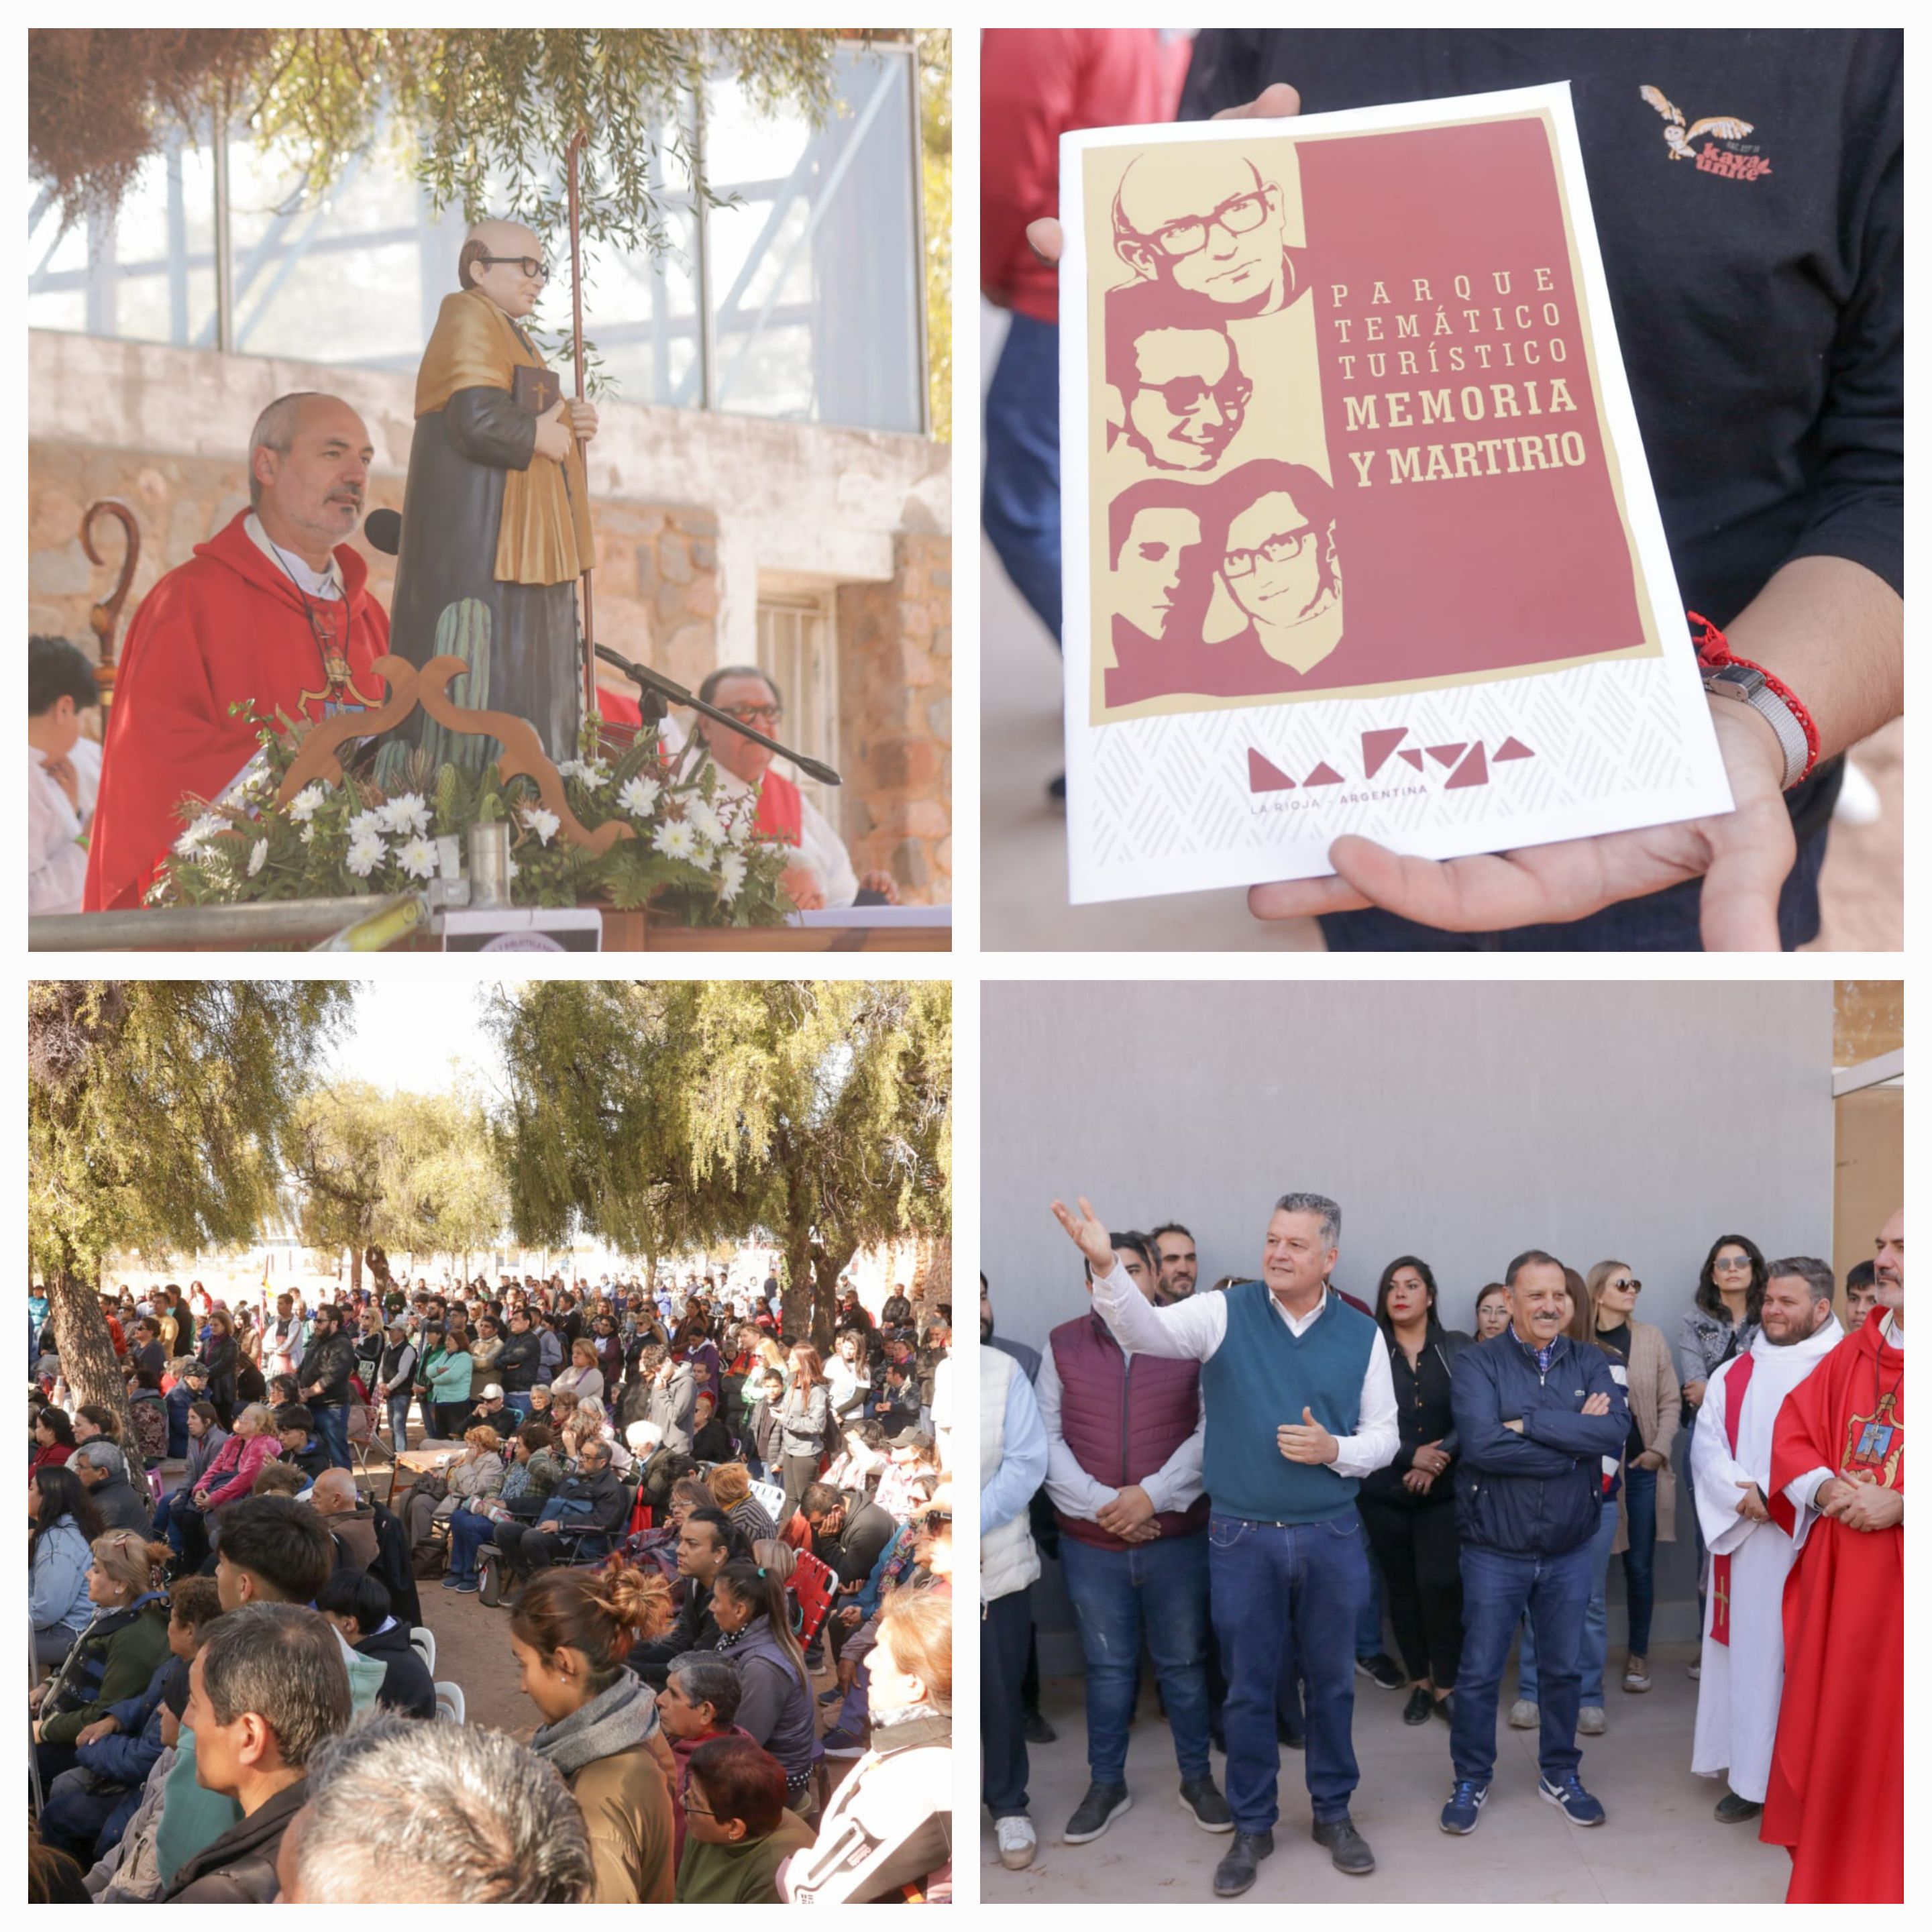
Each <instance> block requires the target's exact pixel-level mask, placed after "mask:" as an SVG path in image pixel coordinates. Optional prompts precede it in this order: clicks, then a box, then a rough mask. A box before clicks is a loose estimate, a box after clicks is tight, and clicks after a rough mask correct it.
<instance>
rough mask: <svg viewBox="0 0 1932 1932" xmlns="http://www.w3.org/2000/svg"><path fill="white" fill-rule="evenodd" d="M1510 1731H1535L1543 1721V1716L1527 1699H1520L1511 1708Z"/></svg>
mask: <svg viewBox="0 0 1932 1932" xmlns="http://www.w3.org/2000/svg"><path fill="white" fill-rule="evenodd" d="M1509 1721H1510V1729H1511V1730H1513V1731H1533V1730H1535V1729H1536V1727H1537V1726H1538V1724H1541V1722H1542V1721H1543V1714H1542V1713H1541V1712H1540V1711H1538V1709H1537V1708H1536V1706H1535V1705H1534V1704H1533V1703H1531V1702H1530V1700H1529V1699H1528V1698H1527V1697H1519V1698H1518V1699H1517V1700H1516V1702H1515V1703H1514V1704H1512V1705H1511V1706H1510V1719H1509Z"/></svg>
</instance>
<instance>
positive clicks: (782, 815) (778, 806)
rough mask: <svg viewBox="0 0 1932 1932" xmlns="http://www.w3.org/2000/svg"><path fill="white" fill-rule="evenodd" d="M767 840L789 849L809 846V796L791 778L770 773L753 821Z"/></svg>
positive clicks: (766, 775) (761, 788) (762, 787)
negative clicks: (775, 841) (806, 828)
mask: <svg viewBox="0 0 1932 1932" xmlns="http://www.w3.org/2000/svg"><path fill="white" fill-rule="evenodd" d="M753 823H754V825H755V826H756V827H757V830H758V832H759V833H760V835H762V836H763V837H764V838H779V839H782V840H783V841H784V843H785V844H787V845H802V844H804V843H805V794H804V793H802V792H801V791H800V790H799V788H798V787H797V786H796V785H795V784H793V783H792V781H791V780H790V778H780V777H779V775H778V773H777V772H766V774H765V775H764V778H763V782H762V783H761V784H760V785H759V787H758V815H757V818H756V819H755V820H754V821H753Z"/></svg>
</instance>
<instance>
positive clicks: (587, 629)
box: [563, 127, 597, 713]
mask: <svg viewBox="0 0 1932 1932" xmlns="http://www.w3.org/2000/svg"><path fill="white" fill-rule="evenodd" d="M583 141H584V133H583V129H582V128H581V127H580V128H579V129H578V130H577V132H576V133H574V134H573V135H572V136H571V137H570V145H569V146H568V148H565V150H564V154H563V158H564V165H565V167H566V168H567V169H568V170H569V181H570V330H571V338H572V340H573V342H574V347H575V349H576V353H577V401H579V402H583V401H585V400H586V398H585V395H584V393H583V254H582V251H581V249H580V246H579V244H578V241H577V156H578V155H579V154H580V153H581V152H582V151H583ZM583 484H584V488H585V490H586V491H587V490H589V487H590V464H589V460H588V458H586V460H585V461H584V465H583ZM586 507H587V506H586ZM596 637H597V627H596V625H595V622H593V621H592V616H591V604H590V571H589V567H588V566H586V568H585V570H584V572H583V709H584V710H585V712H586V713H588V712H592V711H594V710H595V709H596V708H597V660H596V658H595V656H594V655H592V653H593V652H594V651H595V648H596Z"/></svg>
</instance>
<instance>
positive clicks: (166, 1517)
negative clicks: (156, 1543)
mask: <svg viewBox="0 0 1932 1932" xmlns="http://www.w3.org/2000/svg"><path fill="white" fill-rule="evenodd" d="M180 1494H181V1492H180V1490H169V1492H168V1493H167V1494H166V1496H163V1497H162V1499H160V1502H157V1504H155V1505H154V1535H156V1537H157V1538H159V1539H160V1541H162V1542H163V1543H165V1544H166V1545H167V1546H168V1547H169V1549H170V1550H172V1551H173V1552H174V1553H175V1555H176V1556H179V1555H180V1554H181V1529H180V1527H179V1526H178V1524H176V1523H175V1521H174V1520H173V1517H174V1502H175V1497H177V1496H179V1495H180Z"/></svg>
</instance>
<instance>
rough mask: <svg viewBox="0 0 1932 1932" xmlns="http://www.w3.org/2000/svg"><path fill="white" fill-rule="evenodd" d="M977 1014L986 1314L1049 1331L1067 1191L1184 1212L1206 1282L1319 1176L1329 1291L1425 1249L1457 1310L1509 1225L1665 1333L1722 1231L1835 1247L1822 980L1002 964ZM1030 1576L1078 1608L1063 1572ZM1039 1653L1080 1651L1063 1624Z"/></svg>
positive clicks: (1664, 1606) (1663, 1627)
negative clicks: (1335, 978) (1061, 1590)
mask: <svg viewBox="0 0 1932 1932" xmlns="http://www.w3.org/2000/svg"><path fill="white" fill-rule="evenodd" d="M982 1016H983V1017H982V1027H983V1040H982V1050H981V1064H982V1068H983V1072H982V1076H981V1084H982V1090H983V1091H982V1097H981V1107H982V1120H983V1124H984V1125H983V1148H982V1152H981V1157H980V1190H981V1220H982V1228H981V1235H980V1252H981V1257H982V1265H983V1267H984V1268H985V1270H986V1274H987V1276H988V1277H989V1280H991V1282H992V1290H993V1297H994V1309H995V1316H996V1317H997V1319H998V1328H999V1331H1000V1332H1001V1334H1006V1335H1010V1336H1013V1337H1017V1338H1019V1340H1023V1341H1028V1342H1031V1343H1034V1345H1035V1346H1039V1345H1040V1343H1043V1341H1044V1340H1045V1339H1046V1334H1047V1333H1048V1331H1049V1330H1050V1329H1051V1328H1053V1327H1054V1326H1055V1324H1057V1323H1058V1322H1064V1321H1065V1320H1067V1319H1068V1318H1069V1317H1070V1316H1073V1315H1074V1314H1076V1313H1078V1312H1079V1310H1080V1309H1081V1307H1082V1306H1083V1305H1084V1304H1085V1292H1084V1290H1083V1289H1082V1282H1081V1273H1080V1265H1079V1257H1078V1256H1077V1255H1076V1253H1075V1252H1074V1250H1073V1247H1072V1244H1070V1242H1069V1241H1067V1238H1066V1236H1065V1235H1063V1234H1062V1233H1061V1231H1060V1229H1059V1228H1058V1226H1056V1225H1055V1223H1054V1220H1053V1219H1052V1215H1051V1214H1049V1211H1048V1203H1049V1202H1050V1201H1051V1200H1052V1198H1053V1197H1054V1196H1055V1195H1056V1194H1058V1195H1059V1196H1061V1198H1063V1199H1066V1200H1067V1201H1068V1202H1072V1200H1073V1197H1074V1196H1075V1195H1076V1193H1085V1194H1086V1195H1087V1196H1088V1197H1089V1199H1091V1201H1092V1202H1093V1204H1094V1207H1095V1208H1096V1210H1097V1211H1098V1212H1099V1213H1100V1214H1103V1215H1104V1216H1105V1217H1106V1218H1107V1220H1108V1223H1109V1226H1112V1227H1115V1228H1127V1227H1139V1228H1149V1227H1152V1226H1154V1225H1155V1224H1156V1223H1157V1222H1160V1221H1163V1220H1178V1221H1181V1222H1184V1223H1186V1224H1187V1226H1189V1227H1190V1228H1191V1229H1193V1231H1194V1234H1195V1236H1196V1241H1197V1243H1198V1245H1199V1250H1200V1254H1201V1279H1202V1283H1203V1284H1204V1285H1205V1284H1206V1283H1211V1282H1213V1281H1214V1280H1216V1279H1217V1277H1220V1276H1221V1275H1223V1274H1242V1275H1253V1274H1257V1273H1259V1266H1260V1256H1261V1241H1262V1231H1263V1229H1265V1226H1266V1224H1267V1221H1268V1212H1269V1210H1270V1208H1271V1206H1272V1205H1273V1203H1274V1199H1275V1197H1276V1196H1277V1195H1280V1194H1282V1193H1286V1192H1287V1191H1289V1190H1291V1189H1312V1190H1315V1191H1316V1192H1318V1193H1324V1194H1328V1195H1331V1196H1334V1199H1336V1200H1337V1201H1338V1202H1340V1204H1341V1207H1342V1211H1343V1221H1342V1239H1341V1259H1340V1262H1339V1263H1338V1264H1337V1271H1336V1280H1337V1285H1338V1286H1340V1287H1343V1288H1345V1289H1348V1290H1349V1292H1351V1293H1352V1294H1355V1295H1359V1296H1360V1297H1361V1298H1363V1299H1364V1301H1367V1300H1370V1298H1372V1297H1373V1294H1374V1291H1375V1285H1376V1280H1377V1278H1378V1277H1379V1274H1380V1273H1381V1271H1382V1266H1383V1265H1384V1264H1385V1262H1387V1261H1388V1260H1389V1259H1391V1257H1392V1256H1396V1255H1398V1254H1401V1253H1416V1254H1419V1255H1421V1256H1423V1257H1424V1259H1427V1261H1428V1262H1429V1263H1430V1265H1431V1267H1432V1268H1433V1269H1434V1271H1435V1273H1436V1280H1437V1282H1438V1283H1439V1285H1440V1288H1441V1291H1442V1313H1443V1315H1444V1317H1445V1320H1446V1321H1447V1322H1448V1324H1449V1325H1451V1326H1452V1327H1455V1328H1465V1329H1466V1328H1470V1327H1471V1326H1472V1306H1473V1304H1474V1302H1475V1296H1476V1293H1477V1291H1478V1289H1480V1288H1481V1286H1482V1285H1483V1284H1484V1283H1485V1282H1487V1281H1490V1280H1496V1279H1497V1278H1499V1277H1500V1276H1501V1274H1502V1270H1503V1267H1504V1265H1505V1263H1506V1262H1508V1260H1509V1259H1510V1257H1511V1256H1512V1255H1513V1254H1514V1253H1516V1252H1517V1250H1520V1249H1522V1248H1526V1247H1545V1248H1547V1249H1549V1250H1550V1251H1551V1252H1552V1253H1555V1254H1557V1255H1560V1256H1562V1258H1563V1259H1565V1261H1566V1262H1569V1263H1570V1264H1571V1265H1572V1266H1573V1267H1575V1268H1578V1269H1579V1270H1580V1271H1583V1272H1585V1273H1587V1272H1588V1271H1589V1268H1590V1267H1591V1265H1592V1264H1593V1263H1594V1262H1598V1261H1599V1260H1601V1259H1605V1258H1607V1257H1612V1256H1614V1257H1615V1258H1616V1259H1619V1260H1622V1261H1625V1262H1628V1263H1629V1264H1630V1265H1631V1267H1633V1268H1634V1269H1635V1270H1636V1271H1637V1274H1639V1275H1640V1277H1642V1278H1643V1283H1644V1291H1643V1296H1642V1298H1641V1299H1640V1304H1639V1307H1638V1311H1637V1312H1638V1315H1639V1317H1640V1319H1642V1320H1644V1321H1647V1322H1654V1323H1655V1324H1656V1325H1658V1326H1659V1327H1661V1328H1663V1329H1664V1332H1665V1333H1666V1334H1667V1335H1668V1336H1670V1337H1672V1338H1673V1340H1674V1339H1675V1336H1676V1327H1677V1323H1678V1320H1679V1317H1680V1316H1682V1313H1683V1312H1684V1310H1685V1308H1687V1307H1688V1306H1689V1305H1690V1300H1691V1290H1692V1289H1693V1288H1694V1286H1695V1284H1696V1280H1697V1269H1698V1266H1699V1265H1700V1263H1701V1262H1702V1261H1703V1258H1704V1255H1705V1253H1706V1250H1707V1249H1708V1248H1709V1246H1710V1244H1711V1243H1712V1241H1714V1240H1715V1238H1717V1237H1718V1235H1721V1234H1726V1233H1730V1232H1742V1233H1744V1234H1746V1235H1750V1236H1751V1238H1752V1239H1754V1241H1757V1243H1758V1244H1759V1245H1760V1247H1762V1248H1763V1250H1765V1252H1766V1255H1767V1256H1778V1255H1781V1254H1792V1253H1796V1254H1814V1255H1823V1256H1829V1255H1830V1253H1831V1252H1832V1160H1833V1154H1832V1088H1831V1073H1832V988H1831V986H1830V984H1829V982H1824V981H1811V982H1805V983H1742V984H1741V983H1735V982H1732V983H1705V982H1701V981H1700V982H1696V983H1676V982H1667V981H1649V982H1642V983H1592V982H1574V983H1553V982H1550V981H1539V982H1536V983H1530V984H1512V983H1498V982H1494V981H1487V982H1482V983H1469V984H1462V985H1457V984H1445V983H1442V982H1441V981H1430V982H1427V983H1407V982H1398V981H1382V982H1369V983H1364V982H1361V981H1351V982H1347V983H1307V982H1298V983H1294V984H1291V985H1280V984H1268V983H1260V982H1249V983H1228V982H1224V981H1223V982H1208V983H1139V982H1118V981H1116V982H1108V983H1086V982H1054V983H1041V982H1016V981H1005V982H989V983H987V984H986V986H985V987H984V989H983V993H982ZM1688 1509H1689V1503H1688V1498H1687V1497H1686V1496H1684V1495H1683V1493H1682V1490H1681V1489H1680V1491H1679V1498H1678V1512H1677V1524H1678V1530H1679V1538H1678V1541H1677V1543H1676V1545H1675V1546H1674V1547H1673V1546H1671V1545H1666V1544H1660V1545H1659V1547H1658V1619H1657V1635H1658V1637H1659V1638H1661V1639H1662V1640H1666V1641H1669V1640H1682V1639H1687V1638H1689V1637H1692V1636H1694V1634H1695V1631H1696V1607H1695V1590H1696V1574H1695V1565H1694V1556H1693V1546H1692V1544H1691V1531H1690V1523H1689V1517H1688ZM1610 1568H1611V1599H1612V1604H1613V1610H1612V1613H1611V1614H1612V1623H1613V1632H1612V1640H1613V1643H1616V1641H1618V1640H1619V1638H1620V1636H1621V1621H1620V1617H1619V1612H1618V1610H1617V1609H1616V1605H1617V1604H1618V1603H1619V1601H1620V1599H1621V1591H1622V1577H1621V1572H1622V1565H1621V1564H1620V1563H1613V1564H1612V1565H1611V1566H1610ZM1038 1598H1039V1602H1038V1607H1037V1616H1039V1619H1040V1622H1041V1625H1042V1628H1043V1632H1052V1631H1070V1628H1071V1617H1070V1613H1069V1612H1068V1611H1067V1608H1066V1606H1065V1604H1064V1601H1063V1600H1061V1598H1060V1596H1059V1595H1058V1583H1057V1580H1053V1579H1050V1580H1049V1583H1047V1584H1046V1586H1044V1587H1043V1589H1041V1591H1040V1592H1039V1593H1038ZM1046 1661H1047V1662H1048V1664H1049V1668H1053V1667H1061V1668H1073V1667H1077V1663H1078V1652H1077V1649H1076V1648H1075V1647H1074V1646H1073V1643H1072V1640H1071V1638H1070V1637H1069V1638H1067V1640H1066V1641H1065V1642H1064V1643H1049V1647H1048V1653H1047V1658H1046Z"/></svg>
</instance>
